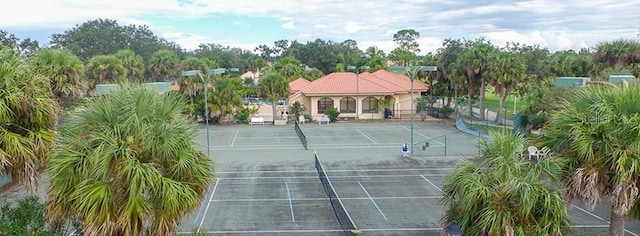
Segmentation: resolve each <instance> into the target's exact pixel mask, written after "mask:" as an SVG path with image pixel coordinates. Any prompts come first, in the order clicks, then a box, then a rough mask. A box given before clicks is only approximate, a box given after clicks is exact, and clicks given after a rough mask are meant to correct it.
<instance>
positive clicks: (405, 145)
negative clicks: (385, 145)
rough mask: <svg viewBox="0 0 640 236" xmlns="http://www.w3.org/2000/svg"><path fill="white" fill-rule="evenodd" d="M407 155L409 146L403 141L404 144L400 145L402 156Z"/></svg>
mask: <svg viewBox="0 0 640 236" xmlns="http://www.w3.org/2000/svg"><path fill="white" fill-rule="evenodd" d="M408 156H409V146H407V143H404V145H402V157H408Z"/></svg>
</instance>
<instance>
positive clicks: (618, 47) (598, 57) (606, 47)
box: [593, 39, 640, 67]
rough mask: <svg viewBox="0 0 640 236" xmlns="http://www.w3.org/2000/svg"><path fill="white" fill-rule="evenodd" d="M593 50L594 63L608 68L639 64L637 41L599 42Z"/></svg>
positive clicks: (639, 49)
mask: <svg viewBox="0 0 640 236" xmlns="http://www.w3.org/2000/svg"><path fill="white" fill-rule="evenodd" d="M595 49H596V53H595V55H594V58H593V60H594V62H599V63H604V64H606V65H608V66H610V67H616V66H626V65H628V64H631V63H640V41H638V40H626V39H618V40H613V41H610V42H600V43H598V44H597V45H596V47H595Z"/></svg>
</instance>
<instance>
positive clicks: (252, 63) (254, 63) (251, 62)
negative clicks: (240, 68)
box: [247, 55, 268, 72]
mask: <svg viewBox="0 0 640 236" xmlns="http://www.w3.org/2000/svg"><path fill="white" fill-rule="evenodd" d="M267 65H268V64H267V61H266V60H265V59H263V58H262V57H259V56H257V55H253V56H251V57H249V59H247V69H248V70H249V71H253V72H257V71H259V70H260V69H262V68H263V67H265V66H267Z"/></svg>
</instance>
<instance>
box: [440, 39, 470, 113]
mask: <svg viewBox="0 0 640 236" xmlns="http://www.w3.org/2000/svg"><path fill="white" fill-rule="evenodd" d="M463 50H464V46H463V43H462V41H461V40H459V39H456V40H454V39H450V38H449V39H445V40H444V41H443V42H442V47H441V48H438V52H437V53H436V57H437V62H436V64H437V66H438V73H436V78H435V79H436V81H437V83H438V84H440V85H441V87H443V88H444V89H445V90H449V91H450V92H452V93H453V94H448V93H447V92H444V93H443V95H447V94H448V95H450V96H453V97H455V98H458V91H459V90H460V89H462V88H463V85H464V82H463V81H462V80H461V79H459V78H460V77H457V78H456V77H455V73H454V70H455V68H454V67H455V66H454V63H455V62H456V60H457V59H458V56H459V55H460V54H462V52H463ZM450 101H451V100H450V99H448V100H447V105H450ZM456 102H457V101H456Z"/></svg>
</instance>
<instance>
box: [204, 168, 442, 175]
mask: <svg viewBox="0 0 640 236" xmlns="http://www.w3.org/2000/svg"><path fill="white" fill-rule="evenodd" d="M454 169H455V167H433V168H419V169H415V168H414V169H358V170H348V169H345V170H337V169H336V170H325V172H327V173H329V172H384V171H429V170H454ZM216 173H218V174H238V173H317V171H316V170H251V171H217V172H216Z"/></svg>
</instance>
